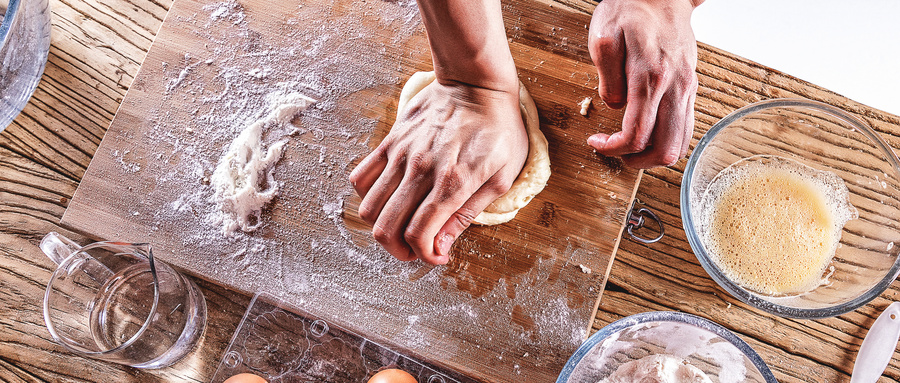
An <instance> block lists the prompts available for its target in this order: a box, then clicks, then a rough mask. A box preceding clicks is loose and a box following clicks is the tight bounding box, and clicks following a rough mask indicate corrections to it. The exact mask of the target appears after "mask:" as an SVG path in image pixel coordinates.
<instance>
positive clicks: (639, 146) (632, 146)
mask: <svg viewBox="0 0 900 383" xmlns="http://www.w3.org/2000/svg"><path fill="white" fill-rule="evenodd" d="M644 149H647V140H643V139H640V138H639V137H635V138H634V139H632V140H631V141H630V142H629V143H627V144H626V145H625V150H626V151H628V152H629V153H640V152H643V151H644Z"/></svg>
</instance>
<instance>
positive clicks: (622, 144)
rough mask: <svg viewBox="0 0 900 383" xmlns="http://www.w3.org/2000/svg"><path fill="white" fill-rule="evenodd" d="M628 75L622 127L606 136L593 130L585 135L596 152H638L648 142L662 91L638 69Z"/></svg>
mask: <svg viewBox="0 0 900 383" xmlns="http://www.w3.org/2000/svg"><path fill="white" fill-rule="evenodd" d="M629 79H630V80H629V81H630V83H631V84H632V86H630V87H629V88H628V107H627V108H625V115H624V116H623V117H622V130H621V131H619V132H616V133H613V134H612V135H609V136H606V135H603V134H595V135H593V136H591V137H589V138H588V144H590V145H591V146H593V147H594V149H596V150H597V152H599V153H600V154H603V155H607V156H624V155H626V154H632V153H640V152H642V151H644V149H646V148H647V145H648V144H649V143H650V138H651V134H652V133H653V128H654V126H655V125H656V114H657V109H658V108H659V102H660V99H661V98H662V91H660V90H658V89H657V88H656V87H655V86H654V85H655V84H651V81H650V75H649V74H647V73H639V74H636V75H634V76H632V77H630V78H629ZM657 94H658V96H657Z"/></svg>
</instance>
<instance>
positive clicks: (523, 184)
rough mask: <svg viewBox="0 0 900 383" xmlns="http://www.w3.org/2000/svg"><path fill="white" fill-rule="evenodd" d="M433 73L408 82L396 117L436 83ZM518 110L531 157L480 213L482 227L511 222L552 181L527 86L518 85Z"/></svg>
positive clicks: (535, 109)
mask: <svg viewBox="0 0 900 383" xmlns="http://www.w3.org/2000/svg"><path fill="white" fill-rule="evenodd" d="M435 78H436V77H435V75H434V72H417V73H415V74H413V75H412V77H410V78H409V80H407V81H406V85H404V86H403V90H401V91H400V100H399V101H398V103H397V117H398V118H399V116H400V114H402V113H403V110H404V109H405V108H406V104H407V103H409V100H411V99H412V98H413V96H415V95H416V94H418V93H419V92H420V91H421V90H422V89H424V88H425V87H426V86H428V84H431V83H432V82H433V81H434V80H435ZM519 107H520V109H521V110H522V121H523V122H525V130H526V132H527V133H528V158H527V159H526V160H525V165H524V166H523V167H522V171H521V172H519V176H518V177H517V178H516V180H515V181H513V184H512V186H511V187H510V188H509V190H508V191H507V192H506V193H505V194H503V195H501V196H500V197H497V199H496V200H494V202H492V203H491V204H490V205H489V206H488V207H487V208H485V209H484V211H483V212H481V214H479V215H478V216H477V217H475V220H474V221H473V222H474V223H476V224H479V225H498V224H501V223H505V222H509V221H510V220H512V219H513V218H514V217H515V216H516V213H518V212H519V209H521V208H523V207H525V205H527V204H528V203H529V202H531V199H532V198H534V196H536V195H537V194H538V193H540V192H541V190H544V186H546V185H547V180H548V179H549V178H550V155H549V153H548V148H547V138H546V137H544V133H542V132H541V124H540V121H539V120H538V113H537V107H536V106H535V105H534V99H532V98H531V95H529V94H528V91H527V90H525V85H524V84H522V82H521V81H520V82H519Z"/></svg>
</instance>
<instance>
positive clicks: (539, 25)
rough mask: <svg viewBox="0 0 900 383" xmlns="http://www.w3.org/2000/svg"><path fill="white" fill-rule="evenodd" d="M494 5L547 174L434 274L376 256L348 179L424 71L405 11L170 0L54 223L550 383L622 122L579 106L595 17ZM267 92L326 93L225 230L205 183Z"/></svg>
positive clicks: (474, 364) (614, 176) (598, 256)
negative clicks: (254, 212)
mask: <svg viewBox="0 0 900 383" xmlns="http://www.w3.org/2000/svg"><path fill="white" fill-rule="evenodd" d="M504 8H505V10H506V12H505V17H506V21H507V24H508V26H509V28H510V36H511V48H512V51H513V55H514V58H515V59H516V61H517V65H518V67H519V70H520V76H521V77H522V78H523V81H525V82H526V86H527V87H528V88H529V91H530V93H531V95H532V96H533V97H534V99H535V100H536V103H537V106H538V109H539V111H541V124H542V129H543V130H544V132H545V135H546V136H547V139H548V142H549V145H550V148H551V149H550V157H551V164H552V165H551V170H552V173H553V175H552V176H551V178H550V181H549V183H548V185H547V187H546V189H545V191H544V192H543V193H542V194H540V195H539V196H538V197H537V198H535V200H533V201H532V203H531V204H530V205H529V206H527V207H526V208H524V209H522V210H521V211H520V213H519V215H518V217H517V218H516V220H514V221H512V222H510V223H509V224H505V225H500V226H496V227H473V228H470V229H469V230H467V232H466V233H465V234H464V235H463V236H462V237H461V238H460V239H459V240H458V241H457V244H456V245H455V247H454V249H453V250H452V254H453V258H452V259H453V260H452V262H451V263H450V264H449V265H447V266H446V267H437V268H435V267H431V266H427V265H424V264H421V263H418V262H417V263H400V262H398V261H396V260H394V259H393V258H391V257H390V256H388V255H387V254H386V253H385V252H384V251H383V250H381V249H380V247H379V246H378V245H377V244H376V243H375V242H374V240H373V239H372V238H371V234H370V231H371V229H370V228H369V227H367V226H366V225H365V224H363V223H362V222H361V220H360V219H359V218H358V216H356V206H357V205H358V202H359V199H358V197H356V196H355V195H354V194H353V192H352V188H351V187H350V185H349V182H348V181H347V175H348V173H349V171H350V170H351V169H352V165H353V164H354V163H355V162H356V161H358V160H359V159H360V158H361V157H362V156H363V155H364V154H366V153H367V152H368V151H369V150H371V148H372V147H374V145H377V143H378V142H379V141H380V140H381V138H382V137H384V135H386V133H387V131H388V129H389V128H390V124H391V123H392V122H393V116H394V115H396V101H395V100H396V98H397V96H398V94H399V91H400V87H401V83H402V81H403V80H405V78H407V77H409V76H410V75H411V74H412V73H413V72H415V71H418V70H428V69H430V54H429V51H428V46H427V42H426V40H425V36H424V30H423V28H422V27H421V25H420V22H419V21H418V11H417V9H416V8H415V6H411V5H409V4H403V3H390V2H386V3H375V4H367V7H363V8H359V7H355V6H353V5H351V3H349V2H337V3H331V2H325V1H308V2H303V3H291V2H289V3H283V4H281V3H280V4H278V5H273V4H271V3H266V2H262V1H245V2H241V3H215V2H210V1H196V0H184V1H180V2H178V3H176V4H175V5H174V7H173V8H172V10H171V11H170V14H169V16H168V17H167V19H166V20H167V21H166V22H165V23H164V25H163V26H162V28H161V30H160V33H159V35H158V36H157V38H156V41H155V42H154V45H153V47H152V48H151V50H150V52H149V53H148V56H147V59H146V60H145V62H144V65H143V66H142V68H141V70H140V72H139V73H138V75H137V76H136V78H135V81H134V84H133V85H132V87H131V88H130V90H129V92H128V94H127V96H126V97H125V99H124V101H123V104H122V107H121V108H120V109H119V111H118V112H117V114H116V117H115V119H114V121H113V123H112V125H111V126H110V129H109V131H108V132H107V134H106V137H105V138H104V140H103V142H102V143H101V145H100V147H99V149H98V151H97V153H96V155H95V156H94V159H93V161H92V163H91V166H90V168H89V170H88V171H87V173H86V175H85V177H84V179H83V180H82V182H81V184H80V186H79V189H78V191H77V192H76V194H75V196H74V198H73V200H72V202H71V203H70V205H69V208H68V209H67V212H66V214H65V215H64V216H63V224H64V225H67V226H71V227H73V228H75V229H77V230H80V231H84V232H87V233H89V234H90V235H92V236H95V237H100V238H116V239H118V240H130V241H149V242H151V243H153V244H154V246H155V249H156V251H155V253H156V254H157V256H159V257H160V258H161V259H165V260H168V261H170V262H172V263H174V264H175V265H177V266H180V267H183V268H185V269H188V270H191V271H192V272H194V273H196V274H198V275H201V276H203V277H204V278H208V279H210V280H212V281H215V282H217V283H221V284H224V285H226V286H230V287H233V288H236V289H239V290H241V291H248V292H269V293H272V294H276V295H279V296H280V297H281V298H282V299H284V300H285V301H287V302H288V303H289V304H292V305H294V306H297V307H301V308H303V309H305V310H307V311H309V312H310V313H312V314H314V315H317V316H320V317H324V318H327V319H329V320H331V321H333V322H335V323H337V324H339V325H342V326H343V327H346V328H349V329H351V330H355V331H358V332H359V333H360V334H361V335H363V336H366V337H368V338H370V339H375V340H376V341H380V342H384V343H386V344H393V345H396V346H397V347H399V348H402V349H407V350H411V351H412V352H413V353H416V354H418V355H422V356H424V357H425V358H426V359H428V360H430V361H435V362H438V363H442V364H443V365H444V366H445V367H448V368H451V369H453V370H456V371H460V372H462V373H463V374H467V375H469V376H471V377H473V378H476V379H481V380H486V381H521V380H523V379H524V380H529V381H531V380H533V381H546V380H552V379H553V378H554V377H555V376H556V375H557V374H558V371H559V370H560V369H561V368H562V365H563V364H564V363H565V361H566V360H567V359H568V357H569V355H571V353H572V352H573V351H574V350H575V349H576V348H577V346H578V345H579V344H580V343H581V341H582V340H583V339H584V337H585V335H586V332H587V329H588V328H589V326H590V321H591V319H592V318H593V312H594V308H595V307H596V304H597V300H598V298H599V296H600V294H601V292H602V290H603V288H602V287H603V283H604V282H605V277H606V271H608V270H609V263H610V262H611V260H612V256H613V254H614V252H615V248H616V246H617V245H618V239H619V234H620V233H621V230H622V225H623V223H624V220H625V212H626V210H627V208H628V207H629V206H630V201H631V198H632V196H633V193H634V190H635V188H636V183H637V180H638V177H639V174H640V172H639V171H638V170H635V169H628V168H624V167H623V166H622V164H621V161H619V160H618V159H614V158H606V157H603V156H599V155H597V154H595V153H594V152H593V151H592V150H591V149H590V148H589V147H588V145H587V144H586V139H587V137H588V136H589V135H591V134H594V133H596V132H597V131H598V129H599V130H600V131H605V132H607V133H612V132H614V131H616V130H619V125H620V121H621V113H622V112H621V111H614V110H610V109H607V108H605V107H603V106H601V105H597V106H595V107H594V108H593V110H592V111H591V114H590V116H589V117H587V118H586V117H584V116H581V115H580V114H579V113H578V109H579V107H578V102H579V101H581V100H582V99H583V98H584V97H586V96H590V95H593V94H594V93H595V92H596V91H595V89H594V86H595V84H596V81H597V79H596V74H595V70H594V68H593V66H592V65H591V64H590V61H589V60H586V53H585V52H586V47H585V43H584V42H586V39H587V38H586V33H587V31H586V30H585V29H584V28H583V25H584V24H586V23H587V21H588V17H587V15H585V14H582V13H574V12H573V11H572V10H570V9H567V8H564V7H553V6H552V4H547V3H538V2H510V3H506V4H504ZM546 31H551V32H552V33H550V34H549V35H548V34H546V33H545V32H546ZM548 36H549V39H548V38H546V37H548ZM570 40H571V41H572V43H571V45H569V43H568V41H570ZM576 41H580V43H576ZM545 63H552V65H550V64H547V65H545ZM254 71H255V72H254ZM254 73H255V74H254ZM296 79H300V82H299V83H293V85H290V84H292V83H291V81H292V80H293V81H296ZM276 84H289V85H287V86H289V87H290V86H293V88H292V89H293V90H300V91H302V92H306V93H307V94H309V95H310V96H312V97H314V98H317V99H319V102H318V104H317V106H316V108H314V109H313V110H310V111H308V112H307V113H305V114H304V115H303V116H302V117H301V118H299V119H298V121H297V122H298V126H299V129H300V132H299V133H298V134H297V135H296V136H295V137H296V138H295V139H294V140H293V141H292V142H291V143H290V144H289V146H288V148H287V150H286V153H285V158H284V159H283V160H282V161H281V165H279V167H278V168H277V170H276V174H277V177H278V179H281V180H285V181H284V183H283V185H282V186H283V189H282V194H281V196H280V197H279V198H278V199H277V200H276V201H275V202H274V203H273V204H272V206H271V207H270V208H269V211H268V212H267V213H266V215H265V216H264V220H265V221H266V223H265V225H264V226H263V229H261V230H260V231H259V232H258V233H255V234H254V235H241V236H238V237H223V235H222V234H221V233H220V230H219V228H218V227H216V226H215V225H214V224H211V223H210V222H209V219H208V215H209V214H210V213H211V212H214V211H215V209H216V207H215V206H214V205H212V204H210V203H209V197H210V195H211V193H212V189H211V188H210V187H209V186H208V185H205V184H204V182H203V178H204V175H208V174H209V173H211V171H212V168H211V166H214V164H215V162H216V161H217V160H218V157H219V156H220V155H221V152H222V150H223V149H224V148H225V147H226V146H227V145H228V142H229V141H230V140H231V139H232V138H233V137H234V136H235V135H236V132H238V131H239V130H240V129H241V128H242V127H243V126H245V125H246V124H247V123H248V122H249V121H250V120H251V117H254V116H255V115H258V114H260V113H261V112H264V110H265V108H266V107H267V104H266V101H265V97H267V96H268V95H270V94H271V93H272V92H273V91H275V90H277V89H278V85H276ZM282 86H284V85H282ZM188 128H189V129H188ZM175 205H177V206H175ZM173 206H175V207H174V208H173ZM341 206H343V213H342V216H341V215H338V214H336V213H337V210H336V209H338V208H340V207H341ZM581 266H585V267H587V268H588V269H590V270H596V271H593V272H585V271H584V270H587V269H582V268H581ZM448 308H449V309H448Z"/></svg>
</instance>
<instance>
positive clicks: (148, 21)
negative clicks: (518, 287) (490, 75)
mask: <svg viewBox="0 0 900 383" xmlns="http://www.w3.org/2000/svg"><path fill="white" fill-rule="evenodd" d="M541 4H546V5H547V8H550V5H553V7H554V8H556V7H559V8H560V9H566V10H568V11H573V12H574V11H578V12H582V13H584V14H585V15H589V14H590V12H591V11H592V10H593V6H594V5H593V3H592V2H590V1H568V0H562V1H550V0H546V1H543V2H541ZM51 6H52V9H53V45H52V47H51V53H50V62H49V63H48V66H47V70H46V72H45V75H44V77H43V79H42V82H41V84H40V86H39V88H38V90H37V92H36V93H35V96H34V97H33V98H32V100H31V102H30V103H29V104H28V106H27V107H26V109H25V111H24V112H23V114H22V115H20V116H19V117H18V118H17V119H16V121H14V122H13V125H12V126H10V127H9V128H8V129H7V130H6V131H4V132H2V133H0V301H2V303H0V380H3V381H10V382H41V381H43V382H97V381H106V382H113V381H116V382H155V381H159V382H168V381H195V382H206V381H208V380H209V379H210V378H211V377H212V373H213V372H214V371H215V364H216V363H217V361H218V358H219V357H220V356H221V350H222V349H224V347H225V345H226V344H227V343H228V340H229V337H230V334H231V333H232V332H233V331H234V329H235V328H236V322H237V321H238V320H240V317H241V315H242V313H243V309H244V308H245V307H246V305H247V303H248V302H249V297H246V296H244V295H242V294H239V293H236V292H233V291H230V290H227V289H225V288H223V287H221V286H217V285H213V284H210V283H205V282H203V281H202V280H201V279H195V281H197V282H198V283H199V284H200V285H201V289H202V290H203V292H204V294H206V297H207V300H208V302H210V305H211V306H210V307H211V309H210V314H211V316H216V318H215V319H213V320H214V321H216V323H219V324H218V325H217V326H215V328H213V332H212V333H208V334H207V335H208V337H207V338H206V340H205V342H206V343H205V344H204V347H203V348H202V349H199V350H197V351H196V352H195V354H194V355H193V356H192V357H190V362H186V363H179V364H177V365H176V366H173V367H172V368H167V369H163V370H157V371H138V370H135V369H131V368H127V367H122V366H118V365H113V364H108V363H103V362H98V361H94V360H90V359H84V358H79V357H76V356H73V355H72V354H70V353H68V352H66V351H65V350H63V349H62V348H61V347H60V346H57V345H55V344H53V343H52V342H51V341H50V339H49V334H48V333H47V332H46V329H44V327H43V324H42V323H43V320H42V318H41V308H40V300H41V294H42V292H43V286H44V284H45V283H46V282H47V281H48V280H49V275H50V261H49V260H47V259H46V258H45V257H44V256H43V255H42V254H41V253H40V251H39V250H38V249H37V247H36V245H37V243H38V241H39V240H40V237H41V236H43V235H44V234H45V233H46V232H48V231H54V230H55V231H60V232H63V233H64V234H66V235H67V236H71V238H74V239H77V240H79V241H81V242H82V243H84V242H87V241H88V240H89V238H87V237H83V236H78V234H77V233H72V232H70V231H67V230H65V229H64V228H61V227H59V225H58V224H57V222H58V221H59V219H60V218H61V217H62V214H63V211H64V209H65V207H66V206H67V205H68V201H69V199H70V198H71V197H72V195H73V194H74V191H75V188H76V187H77V186H78V183H79V181H80V180H81V177H82V176H83V174H84V171H85V169H86V168H87V167H88V161H89V160H90V158H91V157H93V156H94V153H95V152H96V150H97V147H98V145H99V144H100V139H101V138H102V137H103V136H104V134H105V132H106V129H107V126H108V125H109V122H110V121H111V120H112V116H113V115H114V114H115V111H116V109H117V107H118V105H119V103H120V102H121V101H122V98H123V97H124V94H125V91H126V90H127V89H128V88H129V86H130V83H131V81H132V79H133V78H134V77H135V76H136V75H137V68H138V66H139V64H140V63H141V62H142V61H143V57H144V55H145V53H146V51H147V49H149V41H150V40H152V36H154V35H155V34H156V31H157V29H158V28H159V25H161V23H162V20H163V19H164V18H165V15H166V12H167V10H168V8H169V7H170V6H171V1H119V0H103V1H95V2H76V1H68V2H62V1H52V2H51ZM547 34H549V32H547ZM141 36H146V38H143V37H141ZM569 42H570V43H571V42H572V41H571V40H570V41H569ZM576 43H577V41H576ZM581 44H583V43H581ZM583 62H585V63H586V62H587V61H583ZM698 74H699V75H700V90H699V93H698V99H697V104H696V112H697V114H696V118H697V130H696V131H695V132H694V140H695V142H696V140H697V139H699V138H700V136H701V135H702V133H703V132H705V130H706V129H708V128H709V126H711V125H712V124H713V123H715V122H716V121H717V120H718V119H719V118H721V117H723V116H725V115H726V114H728V113H729V112H731V111H733V110H734V109H736V108H738V107H741V106H744V105H746V104H749V103H751V102H753V101H757V100H762V99H769V98H774V97H784V96H796V97H807V98H812V99H817V100H820V101H823V102H826V103H829V104H832V105H837V106H841V107H843V108H846V109H848V110H850V111H852V112H854V113H856V114H857V115H859V116H861V117H862V118H863V119H864V120H865V121H867V122H868V123H869V124H870V125H872V126H873V127H875V129H876V130H878V131H879V132H881V133H882V134H884V137H885V139H886V140H887V141H888V142H889V143H890V144H891V145H892V146H893V147H895V148H898V147H900V135H898V132H897V130H898V129H897V126H898V124H900V118H898V117H896V116H892V115H889V114H886V113H883V112H880V111H878V110H874V109H872V108H868V107H866V106H864V105H860V104H858V103H855V102H852V101H849V100H846V99H845V98H844V97H842V96H840V95H838V94H834V93H832V92H829V91H828V90H826V89H822V88H820V87H817V86H814V85H811V84H809V83H805V82H803V81H801V80H798V79H796V78H793V77H791V76H789V75H788V74H784V73H780V72H777V71H773V70H771V69H768V68H766V67H763V66H760V65H757V64H754V63H752V62H749V61H747V60H745V59H743V58H740V57H737V56H734V55H731V54H728V53H727V52H722V51H720V50H717V49H714V48H711V47H708V46H705V45H702V44H701V49H700V63H699V65H698ZM682 170H683V162H682V163H679V164H678V165H676V166H675V167H673V168H667V169H654V170H651V171H648V172H646V173H645V174H644V177H643V179H642V182H641V187H640V189H639V191H638V198H639V199H640V200H641V201H642V202H644V203H646V204H647V205H648V206H650V207H651V208H653V209H654V210H655V211H656V212H657V213H659V214H660V216H661V217H662V218H663V220H664V221H665V222H666V231H667V233H668V235H667V237H666V238H665V239H664V240H663V241H662V242H660V243H657V244H654V245H649V246H646V245H641V244H637V243H635V242H633V241H629V240H627V239H626V240H624V241H623V242H622V245H621V247H620V250H619V252H618V253H617V260H616V262H614V263H613V265H612V271H611V273H610V280H609V282H608V284H607V286H606V287H607V288H606V291H605V293H604V297H603V299H602V302H601V305H600V309H599V311H598V312H597V317H596V320H595V323H594V327H595V328H599V327H602V326H603V325H605V324H607V323H609V322H611V321H613V320H616V319H619V318H621V317H624V316H627V315H631V314H635V313H640V312H644V311H650V310H679V311H685V312H689V313H693V314H696V315H700V316H703V317H706V318H710V319H712V320H714V321H716V322H718V323H720V324H723V325H724V326H726V327H728V328H730V329H732V330H733V331H735V332H736V333H738V335H739V336H740V337H741V338H743V339H744V340H746V341H748V342H749V343H750V344H751V345H752V346H753V347H754V348H755V349H756V350H757V351H758V352H759V353H760V354H761V355H762V357H763V359H764V360H765V361H766V363H768V364H769V365H770V366H771V367H772V369H773V371H774V372H775V374H776V377H777V378H778V380H779V381H780V382H844V381H848V376H849V373H850V371H851V370H852V364H853V359H854V358H855V356H856V352H857V350H858V348H859V344H860V342H861V341H862V338H863V337H864V336H865V333H866V330H867V328H868V327H869V326H870V325H871V324H872V323H873V322H874V320H875V318H876V317H877V315H878V314H879V313H880V311H881V310H882V309H884V308H885V307H886V306H887V305H888V304H889V303H890V302H892V301H895V300H898V299H900V286H898V284H897V283H896V282H895V283H894V285H892V286H891V288H890V289H889V290H888V291H886V292H885V293H884V294H882V296H881V297H879V298H878V299H876V300H875V301H873V302H872V303H870V304H869V305H867V306H865V307H863V308H861V309H859V310H856V311H855V312H853V313H849V314H845V315H841V316H839V317H836V318H829V319H823V320H816V321H799V320H785V319H778V318H773V317H771V316H769V315H766V314H762V313H760V312H758V311H755V310H753V309H751V308H749V307H746V306H745V305H743V304H741V303H739V302H738V301H736V300H735V299H733V298H731V297H730V296H729V295H727V293H725V292H724V291H723V290H721V289H720V288H718V286H717V285H716V284H715V283H714V282H713V281H712V280H711V279H709V277H708V276H707V275H706V274H705V272H704V271H703V269H702V267H700V265H699V264H698V262H697V261H696V259H695V257H694V256H693V253H692V251H691V249H690V247H689V246H688V245H687V242H686V240H685V237H684V233H683V229H682V226H681V221H680V211H679V202H678V189H679V187H680V184H681V176H682V173H681V172H682ZM213 307H214V308H213ZM207 346H208V347H207ZM897 355H898V354H896V353H895V355H894V358H893V359H892V361H891V364H890V365H889V366H888V369H887V371H886V372H885V375H884V376H883V377H882V378H881V379H880V380H879V382H897V381H900V359H898V357H897Z"/></svg>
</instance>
